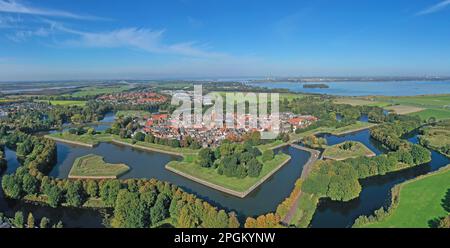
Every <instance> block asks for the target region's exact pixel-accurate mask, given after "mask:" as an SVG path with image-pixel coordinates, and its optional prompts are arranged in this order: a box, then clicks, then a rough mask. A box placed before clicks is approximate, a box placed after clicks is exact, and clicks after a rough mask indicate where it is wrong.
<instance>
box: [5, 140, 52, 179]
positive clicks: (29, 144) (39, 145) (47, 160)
mask: <svg viewBox="0 0 450 248" xmlns="http://www.w3.org/2000/svg"><path fill="white" fill-rule="evenodd" d="M4 139H5V141H6V146H7V147H9V148H11V149H15V150H16V152H17V156H18V157H19V159H20V160H22V161H23V165H24V166H26V167H27V168H29V169H30V170H33V171H35V170H37V171H39V172H42V173H48V172H49V171H50V170H51V169H52V168H53V165H54V163H55V161H56V144H55V142H54V141H52V140H50V139H46V138H43V137H38V136H31V135H29V134H25V133H23V132H18V131H15V132H13V133H11V134H9V135H8V136H6V137H4Z"/></svg>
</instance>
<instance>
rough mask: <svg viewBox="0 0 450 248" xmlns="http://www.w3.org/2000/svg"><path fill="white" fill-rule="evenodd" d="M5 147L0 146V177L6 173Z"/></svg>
mask: <svg viewBox="0 0 450 248" xmlns="http://www.w3.org/2000/svg"><path fill="white" fill-rule="evenodd" d="M6 166H7V164H6V159H5V146H4V145H3V144H0V176H1V175H2V174H3V172H5V171H6Z"/></svg>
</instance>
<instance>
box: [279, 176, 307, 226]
mask: <svg viewBox="0 0 450 248" xmlns="http://www.w3.org/2000/svg"><path fill="white" fill-rule="evenodd" d="M301 188H302V180H301V179H298V180H297V181H296V182H295V187H294V190H292V192H291V194H290V195H289V197H287V198H286V199H285V200H284V201H283V202H281V203H280V204H279V205H278V207H277V211H276V214H277V215H278V216H280V218H281V219H283V218H285V217H286V215H287V214H288V212H289V209H290V208H291V206H292V205H293V204H294V201H295V200H296V199H297V197H298V196H299V194H300V193H301Z"/></svg>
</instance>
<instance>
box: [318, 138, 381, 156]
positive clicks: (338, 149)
mask: <svg viewBox="0 0 450 248" xmlns="http://www.w3.org/2000/svg"><path fill="white" fill-rule="evenodd" d="M345 143H346V142H344V143H341V144H336V145H334V146H329V147H327V148H326V149H325V151H324V153H323V157H324V158H326V159H332V160H345V159H349V158H357V157H362V156H366V157H370V156H375V153H374V152H373V151H371V150H370V149H369V148H367V147H366V146H365V145H363V144H362V143H360V142H355V141H354V142H352V144H353V145H352V146H351V148H350V149H347V150H346V149H344V148H343V145H344V144H345Z"/></svg>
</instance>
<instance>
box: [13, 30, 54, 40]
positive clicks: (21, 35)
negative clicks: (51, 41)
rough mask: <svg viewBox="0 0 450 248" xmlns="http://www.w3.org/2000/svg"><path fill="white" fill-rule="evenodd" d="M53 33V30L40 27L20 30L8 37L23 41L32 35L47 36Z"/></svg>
mask: <svg viewBox="0 0 450 248" xmlns="http://www.w3.org/2000/svg"><path fill="white" fill-rule="evenodd" d="M50 34H51V30H50V29H47V28H42V27H41V28H38V29H36V30H19V31H16V32H15V33H14V34H11V35H7V36H6V37H7V38H8V39H10V40H12V41H14V42H23V41H25V40H27V39H28V38H30V37H47V36H49V35H50Z"/></svg>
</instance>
